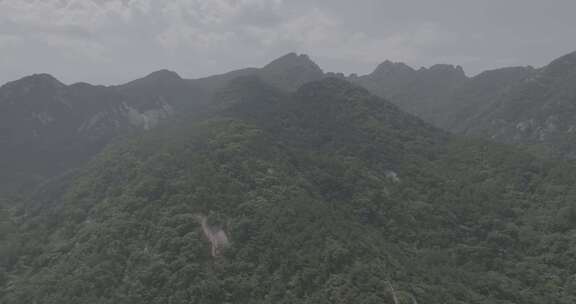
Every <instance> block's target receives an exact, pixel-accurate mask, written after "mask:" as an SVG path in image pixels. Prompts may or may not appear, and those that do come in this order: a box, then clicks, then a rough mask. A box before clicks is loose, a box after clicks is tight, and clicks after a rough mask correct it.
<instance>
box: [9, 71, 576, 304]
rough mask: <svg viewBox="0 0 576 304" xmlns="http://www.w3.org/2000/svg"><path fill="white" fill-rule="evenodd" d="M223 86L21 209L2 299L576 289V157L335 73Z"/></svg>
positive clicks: (401, 295)
mask: <svg viewBox="0 0 576 304" xmlns="http://www.w3.org/2000/svg"><path fill="white" fill-rule="evenodd" d="M218 104H219V105H220V107H221V109H222V112H221V113H220V114H218V115H216V116H214V117H212V118H210V119H207V120H205V121H202V122H181V123H179V124H177V125H172V126H166V127H163V128H159V129H156V130H153V131H152V132H149V133H148V134H145V135H143V136H139V137H135V138H133V139H131V140H129V141H127V142H125V143H123V144H119V145H115V146H113V147H111V148H109V149H107V150H106V151H105V153H103V154H101V155H100V156H99V157H98V158H97V159H96V160H95V161H93V162H91V163H90V165H89V166H88V167H86V168H85V169H84V170H83V173H81V174H80V177H79V178H77V179H75V180H74V181H73V182H72V183H71V184H70V186H68V187H67V188H66V187H65V188H64V189H63V193H61V194H59V193H58V192H59V191H56V192H52V193H53V195H52V196H51V197H50V196H46V197H44V199H45V200H47V201H49V203H46V204H40V205H37V204H32V205H31V206H33V207H30V208H25V209H24V210H21V211H20V212H16V213H15V215H16V217H15V218H14V219H15V222H16V228H10V229H11V231H13V230H15V232H13V233H10V234H8V235H6V236H5V237H3V238H1V241H3V242H2V243H0V245H5V244H6V243H8V244H9V246H6V245H5V246H4V247H3V246H0V248H6V247H10V248H13V251H12V252H10V254H9V255H7V256H6V257H7V258H6V259H5V262H4V264H3V265H0V266H2V267H1V269H2V271H3V272H2V273H1V274H0V278H2V280H0V283H1V284H3V285H2V289H1V290H2V292H1V293H0V300H1V301H2V303H7V304H17V303H34V302H39V303H40V302H41V303H46V304H51V303H58V304H66V303H175V304H176V303H390V304H391V303H395V302H397V303H402V304H404V303H416V302H418V303H430V304H436V303H438V304H440V303H502V304H504V303H527V304H532V303H533V304H536V303H538V304H540V303H573V302H574V301H575V300H576V294H575V293H574V290H575V289H574V288H573V287H574V284H575V283H576V282H575V281H574V278H573V273H574V269H573V268H574V265H576V260H575V258H576V257H575V256H574V254H573V251H574V248H575V247H574V246H576V244H574V241H573V237H572V235H573V234H574V231H575V230H574V229H575V228H576V216H574V214H576V212H575V211H574V207H573V206H572V205H573V204H572V202H573V198H574V194H575V193H574V189H575V187H574V183H575V182H576V175H575V173H574V172H576V170H573V165H572V164H560V165H556V164H553V163H552V164H549V163H546V162H543V161H541V160H539V159H536V158H533V157H531V156H529V155H527V154H525V153H522V152H519V151H517V150H515V149H513V148H510V147H505V146H499V145H494V144H489V143H484V142H474V141H463V140H459V139H454V138H451V137H450V136H448V135H447V134H446V133H444V132H443V131H440V130H438V129H436V128H434V127H431V126H430V125H428V124H426V123H424V122H423V121H422V120H420V119H418V118H415V117H413V116H411V115H408V114H405V113H404V112H402V111H400V110H399V109H398V107H396V106H394V105H392V104H391V103H389V102H387V101H385V100H383V99H380V98H377V97H375V96H374V95H372V94H370V93H369V92H368V91H366V90H364V89H362V88H359V87H356V86H354V85H351V84H349V83H347V82H345V81H342V80H338V79H333V78H330V79H325V80H322V81H318V82H312V83H309V84H306V85H304V86H302V87H301V88H300V89H299V90H298V91H296V92H295V93H287V92H283V91H279V90H277V89H276V88H274V87H272V86H269V85H266V84H264V83H262V81H260V80H258V79H257V78H254V77H243V78H240V79H237V80H235V81H233V82H232V83H231V85H230V86H229V87H227V88H226V89H225V90H224V91H222V92H221V93H219V94H218ZM197 214H205V215H208V222H210V223H211V224H212V225H215V226H218V227H222V229H223V231H224V232H225V233H226V234H227V235H228V236H229V238H230V245H229V247H228V248H227V249H226V250H225V251H224V252H223V255H222V256H219V257H217V258H214V257H212V254H211V250H210V244H209V243H208V241H207V240H206V239H205V238H204V235H203V232H202V230H201V227H200V226H199V225H198V224H197V221H196V215H197ZM1 216H2V214H1V213H0V219H1ZM6 261H8V262H6Z"/></svg>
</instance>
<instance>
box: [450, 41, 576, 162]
mask: <svg viewBox="0 0 576 304" xmlns="http://www.w3.org/2000/svg"><path fill="white" fill-rule="evenodd" d="M575 117H576V52H575V53H571V54H568V55H566V56H563V57H561V58H559V59H557V60H555V61H553V62H552V63H551V64H549V65H548V66H546V67H544V68H542V69H539V70H538V71H537V72H535V73H532V74H531V76H530V77H528V78H526V79H524V80H522V81H521V82H519V83H516V84H514V85H512V86H510V87H508V88H507V89H506V90H505V91H504V92H502V93H501V94H499V95H498V96H496V97H495V98H494V99H493V101H492V102H491V106H490V107H489V108H488V109H486V110H485V111H483V112H482V113H481V114H479V115H476V116H475V117H474V119H472V120H469V121H468V122H467V123H466V124H464V125H463V126H461V127H460V129H461V130H462V131H463V133H464V134H467V135H472V136H483V137H487V138H491V139H493V140H497V141H500V142H506V143H513V144H524V145H537V146H540V147H542V148H541V149H544V150H546V151H548V153H550V154H552V155H556V156H561V157H567V158H575V157H576V152H575V151H576V138H575V137H574V131H575V130H576V125H575V124H574V118H575ZM546 151H545V152H546Z"/></svg>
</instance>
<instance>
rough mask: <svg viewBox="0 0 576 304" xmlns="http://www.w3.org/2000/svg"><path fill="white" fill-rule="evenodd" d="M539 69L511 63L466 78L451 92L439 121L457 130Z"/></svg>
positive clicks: (459, 130) (449, 128)
mask: <svg viewBox="0 0 576 304" xmlns="http://www.w3.org/2000/svg"><path fill="white" fill-rule="evenodd" d="M535 72H536V70H535V69H534V68H531V67H509V68H502V69H496V70H490V71H485V72H482V73H480V74H478V75H476V76H474V77H472V78H470V79H469V80H467V81H466V82H464V83H463V84H462V85H461V86H460V87H459V88H458V89H457V90H456V91H455V92H454V94H453V95H452V96H451V98H450V102H449V104H450V106H449V107H446V108H445V112H444V114H445V115H444V117H445V119H444V120H443V121H440V122H439V125H440V126H441V127H442V128H444V129H447V130H451V131H454V132H456V133H460V132H462V130H463V129H464V128H466V126H467V125H469V124H470V123H471V121H472V120H473V119H474V118H475V117H477V116H479V115H481V114H482V113H483V112H485V111H486V110H487V109H489V108H490V107H491V106H492V103H493V102H495V101H496V99H497V98H498V97H499V96H500V95H502V94H505V93H506V91H507V90H508V89H509V88H510V87H511V86H513V85H516V84H518V83H519V82H521V81H523V80H525V79H527V78H528V77H530V76H531V75H533V74H534V73H535Z"/></svg>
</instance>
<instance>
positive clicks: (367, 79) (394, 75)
mask: <svg viewBox="0 0 576 304" xmlns="http://www.w3.org/2000/svg"><path fill="white" fill-rule="evenodd" d="M349 80H350V81H352V82H355V83H357V84H359V85H361V86H363V87H365V88H367V89H368V90H370V91H371V92H373V93H374V94H377V95H379V96H381V97H384V98H388V99H390V100H391V101H392V102H394V103H395V104H397V105H398V106H399V107H400V108H402V109H403V110H405V111H407V112H409V113H412V114H414V115H417V116H419V117H421V118H422V119H424V120H426V121H429V122H430V123H433V124H436V125H439V124H441V123H442V122H443V121H444V119H445V117H446V116H445V112H446V111H447V110H449V109H450V108H451V107H452V106H453V105H452V104H451V101H452V95H453V94H454V92H455V91H456V90H457V89H458V88H459V87H460V86H461V85H463V84H464V83H465V82H466V80H467V77H466V75H465V74H464V71H463V70H462V68H461V67H459V66H452V65H447V64H437V65H433V66H431V67H430V68H421V69H418V70H415V69H413V68H412V67H410V66H408V65H406V64H404V63H393V62H390V61H386V62H384V63H382V64H381V65H379V66H378V67H377V68H376V70H374V72H373V73H371V74H368V75H364V76H360V77H350V78H349Z"/></svg>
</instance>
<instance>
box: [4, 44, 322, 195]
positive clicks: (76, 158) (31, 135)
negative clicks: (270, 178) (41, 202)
mask: <svg viewBox="0 0 576 304" xmlns="http://www.w3.org/2000/svg"><path fill="white" fill-rule="evenodd" d="M240 75H254V76H258V77H261V78H262V79H265V80H266V81H267V82H268V83H270V84H273V85H274V86H276V87H279V88H282V89H285V90H296V89H297V88H298V87H299V86H300V85H302V84H303V83H305V82H308V81H311V80H317V79H320V78H322V77H323V72H322V71H321V70H320V69H319V68H318V66H317V65H316V64H315V63H313V62H312V61H311V60H310V59H309V58H308V57H307V56H305V55H296V54H293V53H291V54H288V55H286V56H283V57H281V58H279V59H277V60H275V61H273V62H271V63H270V64H268V65H266V66H265V67H263V68H261V69H245V70H241V71H234V72H230V73H228V74H224V75H217V76H213V77H208V78H204V79H196V80H189V79H182V78H181V77H180V76H179V75H178V74H176V73H175V72H172V71H167V70H161V71H157V72H154V73H151V74H150V75H148V76H146V77H143V78H141V79H137V80H134V81H132V82H129V83H126V84H122V85H118V86H111V87H103V86H92V85H89V84H85V83H79V84H74V85H70V86H68V85H64V84H62V83H61V82H59V81H58V80H57V79H55V78H54V77H52V76H50V75H46V74H41V75H34V76H30V77H26V78H23V79H21V80H18V81H14V82H11V83H8V84H6V85H4V86H3V87H1V88H0V144H2V146H3V149H4V153H3V154H2V155H1V156H0V165H2V168H3V170H2V172H0V193H1V192H6V191H18V190H24V189H27V190H29V189H30V188H31V187H33V186H34V185H37V184H38V183H40V182H42V181H45V180H46V179H49V178H51V177H53V176H55V175H58V174H61V173H63V172H65V171H67V170H70V169H73V168H75V167H77V166H78V165H80V164H82V163H83V162H84V161H86V160H87V159H89V158H90V157H92V156H93V155H95V154H96V153H98V152H99V151H100V150H101V149H102V148H103V147H104V146H105V145H106V144H107V143H109V142H110V141H111V140H112V139H114V138H116V137H118V136H123V135H126V134H129V133H132V132H134V131H138V130H150V129H153V128H154V127H156V126H157V125H158V124H160V123H161V122H163V121H166V120H169V119H172V118H173V117H185V118H186V119H190V118H191V116H196V117H197V116H202V115H204V114H205V113H207V112H209V111H211V110H212V108H211V104H210V101H211V100H212V99H213V98H214V94H215V93H216V92H218V90H219V89H221V88H223V87H225V86H226V85H227V83H228V82H229V81H230V80H232V79H233V78H235V77H237V76H240Z"/></svg>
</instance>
